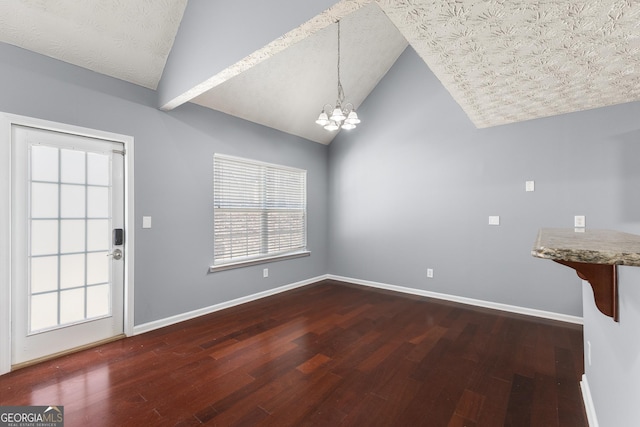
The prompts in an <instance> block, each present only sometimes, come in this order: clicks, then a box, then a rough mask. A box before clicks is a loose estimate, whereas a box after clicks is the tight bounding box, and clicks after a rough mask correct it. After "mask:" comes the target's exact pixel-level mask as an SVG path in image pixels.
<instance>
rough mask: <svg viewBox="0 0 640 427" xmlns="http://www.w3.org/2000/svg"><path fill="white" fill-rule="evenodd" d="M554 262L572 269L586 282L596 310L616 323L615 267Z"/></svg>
mask: <svg viewBox="0 0 640 427" xmlns="http://www.w3.org/2000/svg"><path fill="white" fill-rule="evenodd" d="M554 261H555V262H557V263H559V264H562V265H566V266H567V267H571V268H573V269H574V270H575V271H576V273H578V277H580V278H581V279H582V280H586V281H587V282H589V284H590V285H591V289H593V298H594V300H595V302H596V306H597V307H598V310H600V311H601V312H602V314H604V315H605V316H609V317H611V318H613V320H614V321H616V322H617V321H618V270H617V266H616V265H609V264H588V263H582V262H574V261H564V260H559V259H556V260H554Z"/></svg>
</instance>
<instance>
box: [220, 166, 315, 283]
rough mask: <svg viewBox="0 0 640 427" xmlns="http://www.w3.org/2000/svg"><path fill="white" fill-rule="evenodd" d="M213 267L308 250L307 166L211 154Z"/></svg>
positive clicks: (233, 265)
mask: <svg viewBox="0 0 640 427" xmlns="http://www.w3.org/2000/svg"><path fill="white" fill-rule="evenodd" d="M213 194H214V209H213V222H214V250H213V253H214V263H213V264H214V265H213V266H212V267H211V271H217V270H224V269H226V268H231V267H236V266H238V265H247V264H257V263H260V262H264V261H265V260H271V259H274V258H285V257H297V256H305V255H309V252H308V251H307V250H306V246H307V224H306V222H307V220H306V218H307V212H306V211H307V172H306V171H305V170H301V169H295V168H290V167H285V166H278V165H273V164H268V163H262V162H256V161H253V160H247V159H241V158H238V157H230V156H224V155H220V154H215V155H214V157H213Z"/></svg>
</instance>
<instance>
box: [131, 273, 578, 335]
mask: <svg viewBox="0 0 640 427" xmlns="http://www.w3.org/2000/svg"><path fill="white" fill-rule="evenodd" d="M325 279H330V280H337V281H341V282H347V283H353V284H355V285H362V286H369V287H372V288H378V289H386V290H389V291H395V292H402V293H405V294H412V295H419V296H423V297H429V298H436V299H441V300H446V301H453V302H459V303H462V304H468V305H475V306H479V307H485V308H491V309H494V310H502V311H507V312H511V313H517V314H524V315H528V316H534V317H541V318H545V319H552V320H558V321H561V322H568V323H575V324H579V325H581V324H582V318H581V317H577V316H569V315H566V314H560V313H553V312H550V311H543V310H536V309H533V308H526V307H518V306H515V305H508V304H501V303H497V302H491V301H483V300H478V299H473V298H465V297H459V296H456V295H449V294H441V293H438V292H431V291H425V290H422V289H415V288H407V287H404V286H396V285H389V284H386V283H380V282H372V281H369V280H361V279H354V278H351V277H343V276H336V275H333V274H325V275H322V276H317V277H313V278H311V279H307V280H302V281H300V282H296V283H291V284H289V285H284V286H280V287H278V288H274V289H269V290H267V291H263V292H258V293H256V294H252V295H247V296H245V297H241V298H237V299H234V300H231V301H225V302H222V303H220V304H215V305H211V306H209V307H204V308H200V309H198V310H193V311H189V312H187V313H182V314H177V315H175V316H171V317H167V318H165V319H160V320H155V321H153V322H148V323H143V324H141V325H136V326H134V327H133V335H139V334H143V333H145V332H149V331H153V330H155V329H159V328H162V327H165V326H169V325H173V324H175V323H179V322H184V321H185V320H190V319H194V318H196V317H199V316H204V315H205V314H209V313H213V312H216V311H219V310H224V309H225V308H230V307H234V306H236V305H240V304H244V303H247V302H250V301H255V300H258V299H260V298H265V297H268V296H271V295H275V294H279V293H281V292H286V291H289V290H291V289H296V288H300V287H302V286H307V285H310V284H312V283H316V282H319V281H321V280H325Z"/></svg>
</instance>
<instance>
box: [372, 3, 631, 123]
mask: <svg viewBox="0 0 640 427" xmlns="http://www.w3.org/2000/svg"><path fill="white" fill-rule="evenodd" d="M378 4H379V5H380V7H382V9H383V10H384V11H385V13H386V14H387V16H389V18H390V19H391V21H393V22H394V24H395V25H396V26H397V27H398V28H399V29H400V31H401V32H402V34H403V35H404V36H405V37H406V39H407V40H408V41H409V43H410V44H411V46H412V47H413V48H414V49H415V50H416V51H417V53H418V54H419V55H420V56H421V57H422V59H423V60H424V61H425V62H426V63H427V65H428V66H429V68H430V69H431V70H432V71H433V72H434V73H435V74H436V76H437V77H438V78H439V79H440V81H441V82H442V83H443V84H444V86H445V87H446V88H447V89H448V90H449V92H450V93H451V95H452V96H453V97H454V98H455V100H456V101H457V102H458V103H459V104H460V106H461V107H462V108H463V109H464V111H465V112H466V113H467V115H468V116H469V118H470V119H471V120H472V121H473V122H474V124H475V125H476V126H477V127H480V128H482V127H487V126H495V125H500V124H505V123H512V122H517V121H522V120H529V119H534V118H538V117H545V116H552V115H556V114H561V113H568V112H572V111H580V110H586V109H590V108H596V107H602V106H607V105H612V104H620V103H625V102H629V101H638V100H640V1H638V0H581V1H578V0H565V1H550V0H547V1H544V0H539V1H533V0H519V1H518V0H508V1H507V0H490V1H473V0H379V1H378Z"/></svg>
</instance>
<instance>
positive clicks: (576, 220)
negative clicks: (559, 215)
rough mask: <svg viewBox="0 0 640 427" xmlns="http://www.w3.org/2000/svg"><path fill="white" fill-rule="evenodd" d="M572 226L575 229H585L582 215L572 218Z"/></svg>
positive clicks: (584, 219) (584, 220)
mask: <svg viewBox="0 0 640 427" xmlns="http://www.w3.org/2000/svg"><path fill="white" fill-rule="evenodd" d="M573 226H574V227H576V228H584V227H586V218H585V216H584V215H576V216H574V217H573Z"/></svg>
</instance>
